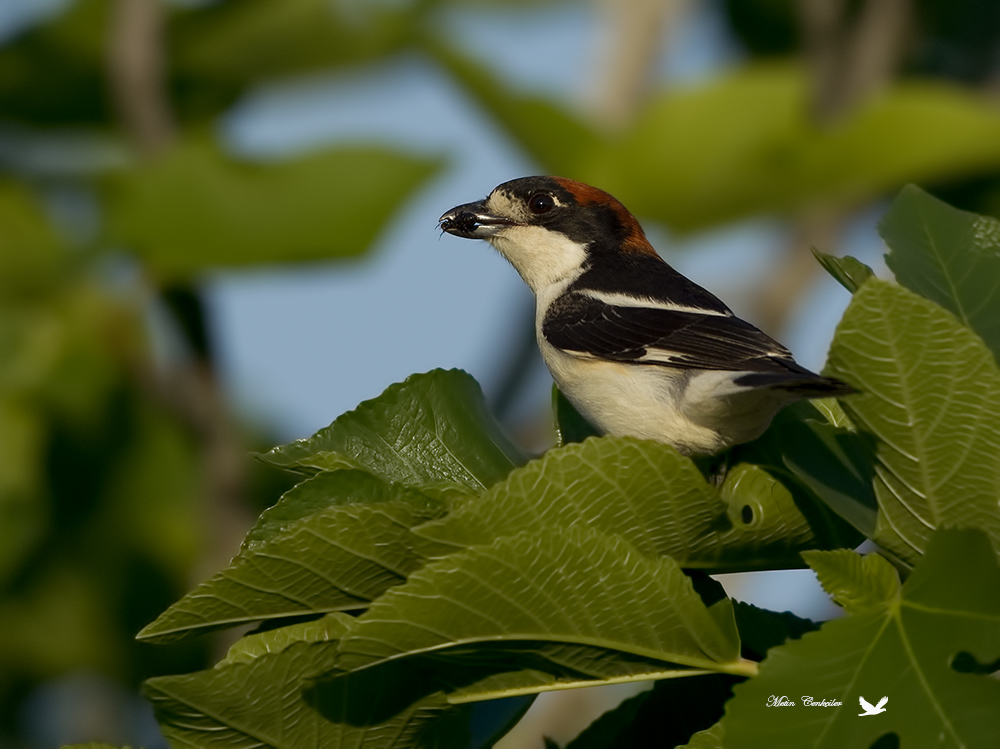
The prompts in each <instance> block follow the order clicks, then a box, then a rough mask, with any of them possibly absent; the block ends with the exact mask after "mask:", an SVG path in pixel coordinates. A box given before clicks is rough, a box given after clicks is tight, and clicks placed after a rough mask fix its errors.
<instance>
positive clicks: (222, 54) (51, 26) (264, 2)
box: [0, 0, 427, 126]
mask: <svg viewBox="0 0 1000 749" xmlns="http://www.w3.org/2000/svg"><path fill="white" fill-rule="evenodd" d="M188 5H191V4H188ZM117 10H118V9H117V7H116V3H115V2H112V0H75V1H74V2H72V3H69V7H68V9H67V10H66V11H65V12H63V13H61V14H59V15H58V16H56V17H55V18H53V19H52V20H49V21H47V22H44V23H40V24H38V26H36V27H35V28H32V29H29V30H28V31H26V32H25V33H24V34H22V35H21V36H20V37H18V38H16V39H14V40H11V41H9V42H7V43H6V44H4V45H2V46H0V114H2V116H3V118H4V119H5V120H16V121H26V122H30V123H33V124H40V125H56V126H66V125H75V124H83V123H86V124H89V125H93V124H100V125H105V126H110V125H112V124H113V123H114V121H115V119H116V112H115V111H114V108H113V106H112V104H113V100H112V97H111V96H110V94H109V91H108V75H107V61H106V55H107V46H108V36H109V34H110V33H111V29H112V27H113V25H114V20H115V19H114V14H115V13H116V12H117ZM426 10H427V9H426V8H425V7H423V6H422V4H419V3H417V4H402V5H396V6H392V7H390V6H386V5H381V6H379V7H377V8H366V9H355V11H356V12H353V13H352V12H351V11H350V10H347V9H344V8H343V7H342V6H341V4H336V3H329V2H326V1H325V0H284V1H283V2H281V3H273V2H270V0H225V2H214V3H200V4H197V5H196V6H192V7H183V8H181V7H173V6H169V5H168V6H167V7H166V8H165V26H166V28H165V29H164V33H163V39H164V43H165V50H164V58H165V62H166V64H167V70H166V71H165V77H166V79H167V85H168V90H169V93H170V100H171V101H170V104H171V109H172V112H173V113H174V114H175V115H176V116H177V117H178V118H179V119H180V120H182V121H183V120H187V119H195V118H197V119H201V120H203V119H204V118H206V117H214V116H216V115H218V114H219V113H220V112H222V111H223V110H224V109H225V108H226V107H228V106H230V105H231V104H232V103H233V102H234V101H235V100H236V99H237V98H238V97H239V96H240V95H241V94H243V93H245V92H246V91H247V90H249V89H250V88H252V87H253V86H256V85H259V84H262V83H267V82H271V81H274V80H275V79H277V78H279V77H282V76H290V75H296V74H303V73H310V72H313V71H322V70H326V69H329V68H331V67H334V66H343V65H349V64H357V63H360V62H365V61H370V60H375V59H378V58H380V57H382V56H385V55H388V54H391V53H393V52H394V51H397V50H400V49H403V48H404V47H405V46H406V45H407V44H408V43H409V40H410V39H411V38H412V36H413V34H414V31H415V29H417V28H419V25H418V23H419V20H418V19H419V18H420V17H421V16H422V15H423V14H424V13H426Z"/></svg>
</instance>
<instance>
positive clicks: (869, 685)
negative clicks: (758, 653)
mask: <svg viewBox="0 0 1000 749" xmlns="http://www.w3.org/2000/svg"><path fill="white" fill-rule="evenodd" d="M879 574H881V573H879ZM962 653H967V654H969V658H971V659H975V660H976V661H977V662H979V663H993V662H996V661H997V659H998V658H1000V568H998V566H997V561H996V554H995V552H994V550H993V549H992V548H991V547H990V543H989V541H988V540H987V538H986V537H985V536H984V535H983V534H981V533H979V532H977V531H971V530H970V531H956V530H943V531H938V532H937V533H936V534H935V535H934V537H933V539H932V540H931V542H930V545H929V547H928V549H927V553H926V555H925V556H924V558H923V559H922V560H921V561H920V562H919V564H918V565H917V567H916V569H915V570H914V572H913V574H912V575H911V576H910V578H909V579H908V580H907V581H906V583H905V584H904V585H903V587H902V590H901V592H898V593H897V595H896V596H895V597H893V598H891V599H889V600H888V601H886V602H884V603H882V604H881V605H878V606H876V605H872V606H868V607H865V608H864V609H863V610H862V611H860V612H859V613H855V614H852V615H851V616H848V617H846V618H844V619H835V620H833V621H830V622H827V623H826V624H824V625H823V627H822V628H821V629H820V631H819V632H815V633H810V634H806V635H805V636H804V637H802V639H800V640H796V641H793V642H790V643H788V644H786V645H783V646H781V647H778V648H775V649H773V650H771V651H770V652H769V653H768V657H767V659H766V660H765V661H764V662H763V663H762V664H761V668H760V674H759V676H757V677H756V678H754V679H751V680H749V681H747V682H746V683H744V684H741V685H738V686H737V687H736V688H735V690H734V692H735V697H734V698H733V699H732V700H730V702H729V703H728V705H727V706H726V717H725V718H724V719H723V721H722V724H723V726H724V728H725V736H726V741H725V743H726V746H727V747H730V748H731V749H740V748H741V747H760V746H812V747H818V749H823V748H824V747H838V748H839V747H844V746H870V745H871V744H872V743H873V742H874V741H875V740H876V739H878V738H879V737H880V736H883V735H885V734H887V733H895V734H896V736H897V737H898V739H899V744H900V745H901V746H908V747H909V746H912V747H924V746H995V745H997V744H998V743H1000V723H998V722H997V721H996V718H995V716H996V715H997V713H998V711H1000V682H997V681H996V680H995V679H992V678H990V677H989V676H986V675H981V674H975V673H969V672H968V671H963V670H962V669H959V668H957V667H956V666H957V664H956V661H957V658H958V656H959V655H960V654H962ZM775 695H787V696H788V699H789V700H791V701H793V702H795V703H796V704H795V705H794V706H790V707H768V706H767V702H768V698H769V697H772V696H775ZM803 695H808V696H811V697H812V698H814V699H815V700H822V699H826V700H831V701H834V700H835V701H840V702H842V703H843V704H842V705H841V706H834V707H815V706H814V707H807V706H805V705H803V703H802V696H803ZM883 696H887V697H888V698H889V700H888V703H887V704H886V711H885V712H884V713H882V714H880V715H877V716H873V717H871V718H866V719H865V720H859V719H858V715H859V713H860V712H861V711H860V709H859V706H860V703H859V698H860V697H864V698H865V699H867V700H868V701H869V702H871V703H872V704H874V703H875V702H877V701H878V700H880V699H881V698H882V697H883Z"/></svg>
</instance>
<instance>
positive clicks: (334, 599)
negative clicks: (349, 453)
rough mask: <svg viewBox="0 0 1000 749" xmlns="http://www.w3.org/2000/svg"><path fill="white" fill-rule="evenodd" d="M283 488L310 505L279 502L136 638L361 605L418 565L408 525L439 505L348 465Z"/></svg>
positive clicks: (163, 637) (167, 637)
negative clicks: (232, 554) (296, 509)
mask: <svg viewBox="0 0 1000 749" xmlns="http://www.w3.org/2000/svg"><path fill="white" fill-rule="evenodd" d="M288 494H289V495H293V496H292V497H288V495H286V497H285V498H283V500H282V502H284V501H285V499H289V500H290V501H291V502H293V503H303V504H305V505H306V506H312V507H314V508H315V509H314V510H313V511H312V512H310V513H308V514H303V515H302V516H301V517H297V516H296V515H297V513H293V514H291V515H289V514H288V513H286V512H283V511H282V502H279V504H278V505H277V506H276V507H275V508H272V510H270V511H268V512H267V513H265V514H264V518H262V522H261V523H258V526H257V528H255V529H254V531H252V532H251V534H250V536H249V537H248V539H247V542H245V543H244V546H243V548H242V549H241V550H240V553H239V555H238V556H237V557H236V558H235V559H234V560H233V561H232V562H231V563H230V564H229V566H228V567H226V569H224V570H222V571H221V572H219V573H218V574H216V575H214V576H213V577H211V578H210V579H208V580H206V581H205V582H203V583H202V584H201V585H199V586H198V587H196V588H195V589H194V590H193V591H191V592H190V593H188V594H187V595H186V596H185V597H184V598H182V599H181V600H180V601H178V602H177V603H175V604H174V605H173V606H171V607H170V608H169V609H167V610H166V611H165V612H164V613H163V614H161V615H160V616H159V617H158V618H157V619H156V621H154V622H153V623H151V624H150V625H148V626H147V627H145V628H144V629H143V630H142V631H141V632H140V633H139V635H138V637H139V639H143V640H151V641H156V642H170V641H172V640H176V639H178V638H181V637H187V636H190V635H197V634H203V633H205V632H209V631H212V630H215V629H220V628H224V627H232V626H235V625H237V624H244V623H247V622H254V621H261V620H280V619H284V618H287V617H293V616H302V615H307V614H315V613H326V612H331V611H344V610H349V609H358V608H364V607H365V606H367V605H368V604H369V603H370V602H371V601H372V600H374V599H375V598H377V597H378V596H380V595H382V593H384V592H385V590H386V589H388V588H389V587H391V586H393V585H398V584H399V583H401V582H403V581H405V580H406V577H407V575H408V574H409V573H410V572H412V571H413V570H415V569H417V568H418V567H419V566H420V565H421V564H422V563H423V561H424V560H423V557H421V556H419V555H418V554H416V553H415V552H414V551H413V548H412V542H411V533H410V528H411V527H413V526H414V525H417V524H419V523H421V522H423V521H426V520H428V519H431V518H434V517H437V516H438V515H440V514H441V512H442V508H441V505H440V503H438V502H437V501H434V500H431V498H429V497H427V496H426V495H423V494H421V493H420V492H418V491H416V490H415V489H411V488H407V487H403V486H400V485H398V484H390V483H388V482H386V481H385V480H383V479H380V478H378V477H376V476H372V475H371V474H369V473H367V472H365V471H360V470H352V469H345V470H340V471H332V472H330V473H322V474H319V475H318V476H316V477H314V478H312V479H308V480H307V481H305V482H303V483H302V484H300V485H299V486H297V487H295V488H294V489H292V490H291V491H290V492H289V493H288ZM303 494H307V495H308V497H307V498H306V499H304V498H303V496H302V495H303ZM269 513H270V514H272V515H273V514H278V515H279V516H280V518H281V519H280V521H277V520H275V519H274V518H271V517H268V515H269Z"/></svg>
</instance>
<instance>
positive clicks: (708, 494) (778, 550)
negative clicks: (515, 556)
mask: <svg viewBox="0 0 1000 749" xmlns="http://www.w3.org/2000/svg"><path fill="white" fill-rule="evenodd" d="M579 524H585V525H587V526H589V527H594V528H598V529H600V530H601V531H603V532H605V533H612V534H615V535H618V536H621V537H622V538H624V539H626V540H627V541H628V542H629V543H631V544H633V545H634V546H635V547H636V548H637V549H639V550H640V551H641V552H642V553H644V554H649V555H651V556H660V555H670V556H672V557H673V558H674V559H677V560H678V561H680V562H682V563H683V564H684V565H685V566H686V567H689V568H699V569H708V570H712V571H721V570H733V569H743V570H745V569H759V568H761V567H770V566H779V567H780V566H792V567H794V566H799V565H801V559H800V558H799V556H798V550H799V549H803V548H815V547H816V546H817V535H816V533H814V531H813V530H812V528H811V527H810V524H809V521H808V520H807V518H806V517H805V516H804V515H803V513H802V511H800V510H799V508H798V507H797V506H796V504H795V502H794V501H793V499H792V496H791V494H790V493H789V492H788V490H787V489H786V488H785V487H784V486H782V485H781V484H780V483H779V482H777V481H776V480H775V479H774V478H773V477H772V476H770V474H768V473H767V472H766V471H764V470H763V469H762V468H760V467H759V466H754V465H751V464H745V463H741V464H740V465H738V466H736V467H734V468H733V469H732V470H731V471H730V472H729V473H728V475H727V479H726V481H725V483H724V484H723V487H722V491H721V493H720V492H719V491H717V490H716V489H714V488H713V487H711V486H709V484H708V483H707V482H706V481H705V479H704V478H703V477H702V475H701V473H700V472H699V471H698V469H697V468H696V467H695V465H694V464H693V463H692V462H691V461H690V460H689V459H687V458H685V457H683V456H681V455H679V454H678V453H677V451H676V450H674V449H673V448H672V447H670V446H668V445H663V444H660V443H658V442H652V441H648V440H636V439H633V438H628V437H610V436H609V437H594V438H590V439H587V440H586V441H584V442H582V443H573V444H569V445H566V446H564V447H561V448H554V449H552V450H549V451H548V452H547V453H545V455H543V456H542V457H541V458H540V459H538V460H535V461H532V462H530V463H528V464H527V465H526V466H524V467H523V468H520V469H518V470H515V471H513V472H512V473H511V474H510V476H509V477H508V478H507V479H506V480H505V481H503V482H501V483H499V484H497V485H496V486H494V487H492V488H491V489H489V490H488V491H486V492H485V493H484V494H483V495H482V496H480V497H476V498H474V499H471V500H467V501H465V502H464V503H460V504H459V505H458V506H457V507H456V508H455V509H454V510H452V512H451V513H450V514H449V515H448V516H447V517H445V518H442V519H441V520H437V521H432V522H430V523H427V524H425V525H422V526H421V527H420V528H419V529H418V530H417V534H418V535H419V536H421V537H423V538H426V539H427V544H426V548H424V549H423V550H424V551H425V553H426V554H427V555H428V556H437V555H441V554H446V553H449V552H451V551H454V550H455V549H458V548H463V547H467V546H473V545H476V544H489V543H491V542H492V540H493V539H495V538H498V537H501V536H505V535H512V534H515V533H517V532H519V531H521V530H525V529H532V528H539V527H553V528H556V527H559V528H566V527H570V526H574V525H579Z"/></svg>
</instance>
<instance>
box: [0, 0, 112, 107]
mask: <svg viewBox="0 0 1000 749" xmlns="http://www.w3.org/2000/svg"><path fill="white" fill-rule="evenodd" d="M111 5H112V3H111V2H110V0H76V2H73V3H69V4H68V6H69V7H68V8H67V9H66V10H65V11H63V12H62V13H60V14H58V15H57V16H56V17H55V18H53V19H52V20H51V21H48V22H46V23H40V24H38V25H37V26H35V27H33V28H31V29H29V30H28V31H26V32H25V33H23V34H22V35H20V37H18V38H16V39H14V40H12V41H10V42H8V43H7V44H4V45H2V46H0V118H2V119H4V120H6V121H8V122H9V121H14V122H30V123H34V124H39V125H73V124H80V123H105V124H107V123H108V122H109V121H110V120H111V119H112V117H113V115H112V111H111V106H110V98H109V97H108V95H107V92H106V89H105V63H104V53H105V34H106V32H107V25H108V23H107V19H108V16H109V9H110V7H111Z"/></svg>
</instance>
